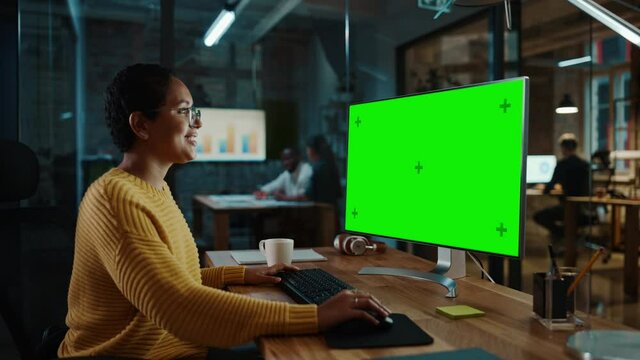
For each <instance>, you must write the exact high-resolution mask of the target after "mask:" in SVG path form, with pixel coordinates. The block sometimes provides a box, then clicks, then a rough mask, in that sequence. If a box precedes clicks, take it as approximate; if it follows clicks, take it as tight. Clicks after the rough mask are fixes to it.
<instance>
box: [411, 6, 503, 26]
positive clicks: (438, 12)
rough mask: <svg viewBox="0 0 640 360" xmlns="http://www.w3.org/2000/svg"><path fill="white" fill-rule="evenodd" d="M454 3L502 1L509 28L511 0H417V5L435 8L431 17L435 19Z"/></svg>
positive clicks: (447, 10)
mask: <svg viewBox="0 0 640 360" xmlns="http://www.w3.org/2000/svg"><path fill="white" fill-rule="evenodd" d="M454 3H455V5H459V6H487V5H495V4H499V3H504V15H505V21H506V25H507V29H509V30H511V0H440V1H436V3H435V5H434V4H433V2H431V1H426V0H418V7H419V8H423V9H431V10H436V11H437V13H436V15H435V16H434V17H433V18H434V19H437V18H438V17H440V15H442V14H443V13H445V12H447V13H448V12H449V11H451V7H452V6H453V5H454Z"/></svg>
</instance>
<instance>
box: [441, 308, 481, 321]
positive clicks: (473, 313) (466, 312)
mask: <svg viewBox="0 0 640 360" xmlns="http://www.w3.org/2000/svg"><path fill="white" fill-rule="evenodd" d="M436 312H437V313H438V314H442V315H444V316H446V317H448V318H451V319H464V318H470V317H478V316H483V315H484V311H481V310H478V309H476V308H472V307H471V306H468V305H453V306H439V307H437V308H436Z"/></svg>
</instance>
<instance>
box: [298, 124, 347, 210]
mask: <svg viewBox="0 0 640 360" xmlns="http://www.w3.org/2000/svg"><path fill="white" fill-rule="evenodd" d="M307 156H308V157H309V161H310V162H311V164H312V167H313V175H311V181H310V182H309V187H308V188H307V191H306V192H305V195H306V198H307V199H309V200H312V201H316V202H322V203H327V204H331V205H333V206H334V208H337V206H338V200H339V199H340V198H341V197H342V187H341V186H340V174H339V173H338V165H337V164H336V159H335V156H334V155H333V151H332V150H331V146H329V143H328V142H327V139H325V137H324V136H322V135H316V136H314V137H312V138H310V139H309V140H308V141H307Z"/></svg>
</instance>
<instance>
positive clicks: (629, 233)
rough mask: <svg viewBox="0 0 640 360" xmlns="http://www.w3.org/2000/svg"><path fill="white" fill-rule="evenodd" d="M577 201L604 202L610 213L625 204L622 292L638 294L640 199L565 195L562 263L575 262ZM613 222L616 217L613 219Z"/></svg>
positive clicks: (632, 294)
mask: <svg viewBox="0 0 640 360" xmlns="http://www.w3.org/2000/svg"><path fill="white" fill-rule="evenodd" d="M580 204H603V205H611V206H612V207H613V209H612V211H613V214H616V213H618V214H619V211H618V208H620V207H625V208H626V214H625V235H624V293H625V295H626V296H628V297H629V298H630V299H632V300H635V299H637V298H638V245H640V224H639V220H638V209H640V200H629V199H609V198H598V197H589V196H569V197H567V198H566V199H565V213H564V231H565V233H564V235H565V241H566V248H565V252H564V264H565V266H575V265H576V260H577V249H576V238H577V235H576V234H577V231H578V209H579V205H580ZM613 222H614V223H615V222H616V220H614V221H613Z"/></svg>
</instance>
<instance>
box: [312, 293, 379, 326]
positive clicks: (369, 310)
mask: <svg viewBox="0 0 640 360" xmlns="http://www.w3.org/2000/svg"><path fill="white" fill-rule="evenodd" d="M390 313H391V312H390V311H389V309H387V308H386V307H385V306H384V305H382V303H380V301H379V300H378V299H376V298H375V297H374V296H373V295H371V294H368V293H365V292H363V291H359V290H344V291H342V292H340V293H338V294H337V295H335V296H333V297H332V298H330V299H329V300H327V301H325V302H324V303H323V304H322V305H319V306H318V330H320V331H321V332H322V331H325V330H328V329H330V328H332V327H334V326H336V325H338V324H341V323H343V322H345V321H347V320H352V319H362V320H365V321H369V322H370V323H371V324H372V325H378V324H379V321H378V319H376V317H378V318H382V319H383V318H385V317H387V316H389V314H390ZM372 314H373V315H372Z"/></svg>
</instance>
